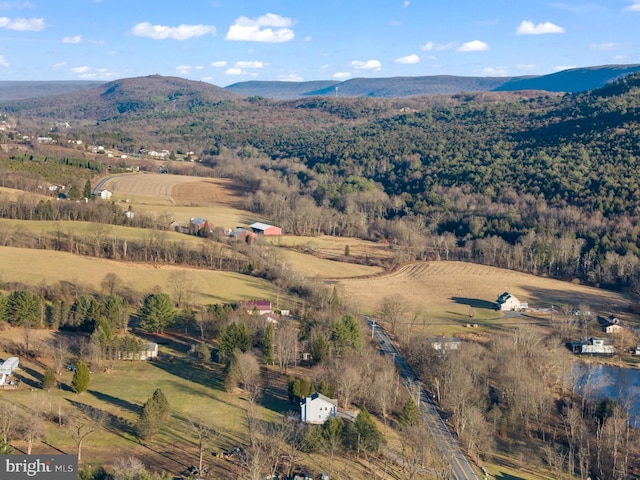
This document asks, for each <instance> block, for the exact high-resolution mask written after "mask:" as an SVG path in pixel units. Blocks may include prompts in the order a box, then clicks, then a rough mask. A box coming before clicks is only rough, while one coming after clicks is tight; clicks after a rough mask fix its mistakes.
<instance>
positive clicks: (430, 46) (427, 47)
mask: <svg viewBox="0 0 640 480" xmlns="http://www.w3.org/2000/svg"><path fill="white" fill-rule="evenodd" d="M456 45H457V43H456V42H449V43H433V42H427V43H425V44H424V45H420V49H421V50H424V51H425V52H431V51H434V50H435V51H441V50H451V49H452V48H455V47H456Z"/></svg>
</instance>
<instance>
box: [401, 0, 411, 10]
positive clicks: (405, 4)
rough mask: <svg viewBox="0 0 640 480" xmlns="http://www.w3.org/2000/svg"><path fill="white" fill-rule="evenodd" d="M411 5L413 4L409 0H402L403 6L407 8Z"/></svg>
mask: <svg viewBox="0 0 640 480" xmlns="http://www.w3.org/2000/svg"><path fill="white" fill-rule="evenodd" d="M409 5H411V2H410V1H409V0H405V1H404V2H402V8H407V7H408V6H409Z"/></svg>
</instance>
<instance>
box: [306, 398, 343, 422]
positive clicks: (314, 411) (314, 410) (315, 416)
mask: <svg viewBox="0 0 640 480" xmlns="http://www.w3.org/2000/svg"><path fill="white" fill-rule="evenodd" d="M337 409H338V401H337V400H334V399H332V398H328V397H325V396H324V395H322V394H321V393H314V394H313V395H311V396H310V397H307V398H303V399H302V401H301V402H300V420H302V421H303V422H304V423H316V424H322V423H324V422H325V421H327V420H328V419H329V418H331V417H335V416H336V411H337Z"/></svg>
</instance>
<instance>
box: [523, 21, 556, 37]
mask: <svg viewBox="0 0 640 480" xmlns="http://www.w3.org/2000/svg"><path fill="white" fill-rule="evenodd" d="M547 33H564V28H562V27H560V26H558V25H556V24H554V23H551V22H544V23H539V24H537V25H534V24H533V22H529V21H528V20H523V21H522V22H521V23H520V25H519V26H518V28H517V29H516V35H545V34H547Z"/></svg>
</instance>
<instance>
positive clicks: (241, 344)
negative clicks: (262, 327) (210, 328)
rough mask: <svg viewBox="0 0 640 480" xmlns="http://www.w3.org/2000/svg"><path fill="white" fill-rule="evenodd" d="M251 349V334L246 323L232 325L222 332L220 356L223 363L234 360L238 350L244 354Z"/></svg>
mask: <svg viewBox="0 0 640 480" xmlns="http://www.w3.org/2000/svg"><path fill="white" fill-rule="evenodd" d="M250 347H251V332H249V327H247V325H245V324H244V323H243V324H242V325H238V324H237V323H235V322H234V323H232V324H230V325H229V326H228V327H226V328H223V329H222V331H221V332H220V342H219V356H220V361H221V362H229V361H231V359H233V356H234V354H235V351H236V350H240V352H242V353H244V352H246V351H247V350H249V348H250Z"/></svg>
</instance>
